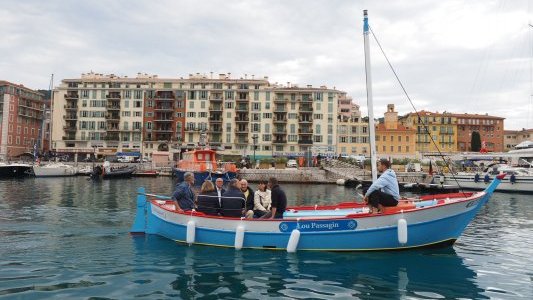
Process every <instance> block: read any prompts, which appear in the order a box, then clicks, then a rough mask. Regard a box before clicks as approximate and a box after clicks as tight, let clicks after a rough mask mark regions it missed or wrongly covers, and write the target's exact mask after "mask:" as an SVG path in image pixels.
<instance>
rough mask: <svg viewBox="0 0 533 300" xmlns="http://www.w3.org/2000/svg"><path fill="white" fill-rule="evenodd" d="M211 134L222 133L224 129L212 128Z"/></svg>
mask: <svg viewBox="0 0 533 300" xmlns="http://www.w3.org/2000/svg"><path fill="white" fill-rule="evenodd" d="M209 132H211V133H221V132H222V128H221V127H210V128H209Z"/></svg>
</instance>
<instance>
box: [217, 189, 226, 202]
mask: <svg viewBox="0 0 533 300" xmlns="http://www.w3.org/2000/svg"><path fill="white" fill-rule="evenodd" d="M225 192H226V189H225V188H224V187H222V188H221V189H220V199H218V191H217V187H216V186H215V194H216V195H217V200H218V201H219V206H221V205H222V195H224V193H225Z"/></svg>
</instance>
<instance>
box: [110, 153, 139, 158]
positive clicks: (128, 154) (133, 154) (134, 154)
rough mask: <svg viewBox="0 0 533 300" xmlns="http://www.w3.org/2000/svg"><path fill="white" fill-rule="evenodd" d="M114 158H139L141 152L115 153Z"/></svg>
mask: <svg viewBox="0 0 533 300" xmlns="http://www.w3.org/2000/svg"><path fill="white" fill-rule="evenodd" d="M115 155H116V156H138V157H141V152H117V154H115Z"/></svg>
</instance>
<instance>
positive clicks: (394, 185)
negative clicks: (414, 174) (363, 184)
mask: <svg viewBox="0 0 533 300" xmlns="http://www.w3.org/2000/svg"><path fill="white" fill-rule="evenodd" d="M390 166H391V164H390V162H389V161H388V160H387V159H386V158H382V159H380V160H379V164H378V171H379V172H381V176H379V178H378V179H377V180H376V181H375V182H374V183H372V185H371V186H370V187H369V188H368V191H366V194H365V198H364V199H363V200H364V201H365V203H367V204H368V208H370V213H378V212H381V211H382V208H383V206H396V205H398V200H400V188H399V187H398V179H396V173H395V172H394V170H392V169H391V168H390Z"/></svg>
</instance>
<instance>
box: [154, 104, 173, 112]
mask: <svg viewBox="0 0 533 300" xmlns="http://www.w3.org/2000/svg"><path fill="white" fill-rule="evenodd" d="M154 110H156V111H174V107H172V106H171V105H156V106H155V107H154Z"/></svg>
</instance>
